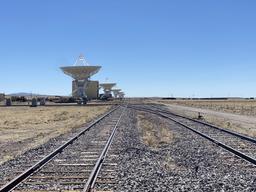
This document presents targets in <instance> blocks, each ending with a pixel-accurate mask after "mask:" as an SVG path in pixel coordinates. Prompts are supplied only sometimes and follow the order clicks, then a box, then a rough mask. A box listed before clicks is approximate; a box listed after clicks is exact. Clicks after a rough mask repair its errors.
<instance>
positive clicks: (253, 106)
mask: <svg viewBox="0 0 256 192" xmlns="http://www.w3.org/2000/svg"><path fill="white" fill-rule="evenodd" d="M158 102H160V103H164V104H176V105H182V106H188V107H196V108H201V109H210V110H215V111H220V112H228V113H234V114H239V115H248V116H256V101H255V100H159V101H158Z"/></svg>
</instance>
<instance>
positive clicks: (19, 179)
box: [0, 106, 120, 192]
mask: <svg viewBox="0 0 256 192" xmlns="http://www.w3.org/2000/svg"><path fill="white" fill-rule="evenodd" d="M119 107H120V106H117V107H116V108H114V109H112V110H111V111H109V112H107V113H106V114H104V115H103V116H102V117H100V118H98V119H96V120H95V121H94V122H92V123H91V124H89V125H88V126H87V127H86V128H85V129H84V130H82V131H81V132H79V133H78V134H77V135H75V136H74V137H73V138H71V139H70V140H68V141H67V142H66V143H64V144H63V145H61V146H60V147H58V148H57V149H55V150H54V151H53V152H51V153H50V154H49V155H47V156H46V157H44V158H43V159H41V160H40V161H39V162H37V163H36V164H35V165H33V166H32V167H30V168H29V169H27V170H26V171H24V172H23V173H21V174H20V175H18V176H17V177H16V178H14V179H13V180H11V181H10V182H8V183H7V184H6V185H4V186H3V187H2V188H0V192H7V191H11V190H13V189H14V188H16V187H17V186H18V185H19V184H20V183H21V182H22V181H24V180H25V179H26V178H28V177H29V176H30V175H31V174H33V173H35V172H36V171H38V170H39V169H40V168H42V167H43V166H44V165H46V164H47V163H48V162H49V161H51V160H52V159H53V158H54V157H55V156H56V155H58V154H59V153H61V152H62V151H63V150H64V149H65V148H66V147H67V146H69V145H70V144H72V143H73V142H74V141H75V140H76V139H78V138H79V137H80V136H81V135H83V134H84V133H85V132H86V131H89V130H90V129H91V128H92V127H93V126H94V125H95V124H97V123H98V122H100V121H101V120H103V119H104V118H105V117H107V116H108V115H110V114H111V113H113V112H114V111H115V110H117V109H118V108H119Z"/></svg>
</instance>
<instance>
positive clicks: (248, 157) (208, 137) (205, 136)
mask: <svg viewBox="0 0 256 192" xmlns="http://www.w3.org/2000/svg"><path fill="white" fill-rule="evenodd" d="M129 107H130V108H133V109H136V110H140V111H146V112H149V113H153V114H156V115H159V116H161V117H164V118H166V119H169V120H171V121H173V122H175V123H177V124H179V125H181V126H183V127H185V128H187V129H189V130H191V131H193V132H194V133H197V134H198V135H200V136H202V137H204V138H206V139H208V140H209V141H211V142H213V143H215V144H216V145H218V146H220V147H222V148H224V149H226V150H227V151H229V152H231V153H233V154H234V155H236V156H238V157H239V158H241V159H244V160H246V161H248V162H250V163H252V164H254V165H256V159H254V158H253V157H251V156H249V155H246V154H244V153H242V152H240V151H238V150H236V149H234V148H232V147H230V146H228V145H226V144H224V143H222V142H220V141H218V140H216V139H213V138H212V137H210V136H208V135H206V134H204V133H202V132H200V131H197V130H196V129H194V128H192V127H190V126H188V125H186V124H184V123H182V122H180V121H178V120H176V119H174V118H172V117H169V116H168V115H166V114H164V113H161V112H156V111H154V110H150V109H145V108H139V107H131V106H129Z"/></svg>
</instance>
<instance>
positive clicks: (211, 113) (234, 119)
mask: <svg viewBox="0 0 256 192" xmlns="http://www.w3.org/2000/svg"><path fill="white" fill-rule="evenodd" d="M193 102H195V103H193ZM208 102H209V101H208ZM210 102H211V101H210ZM226 102H227V104H226V105H227V106H228V105H231V103H233V105H235V106H238V105H239V106H241V105H242V103H244V104H245V107H242V106H241V107H240V108H241V109H242V108H244V109H245V108H246V106H247V105H248V103H247V101H238V103H237V104H236V103H235V101H232V102H230V101H226ZM254 102H255V101H254ZM157 103H164V104H165V105H166V106H168V107H169V109H170V110H171V111H173V112H175V113H178V114H181V115H185V116H188V117H192V118H197V117H198V112H200V114H201V115H202V116H203V118H204V120H205V121H207V122H210V123H212V124H215V125H218V126H221V127H224V128H227V129H231V130H233V131H237V132H239V133H242V134H246V135H249V136H251V137H256V117H255V116H250V115H241V114H239V113H238V111H237V112H236V113H235V112H227V111H225V110H220V106H219V105H218V104H219V103H222V106H224V105H225V104H224V103H225V101H216V102H212V107H211V109H209V108H210V107H207V106H206V107H205V108H204V105H200V108H199V107H195V106H198V105H199V103H200V102H198V101H185V102H184V101H174V102H172V101H169V102H166V101H157ZM187 103H188V104H187ZM203 103H204V104H205V102H203ZM234 103H235V104H234ZM186 104H187V106H185V105H186ZM214 104H215V105H216V107H214ZM191 106H192V107H191ZM217 108H218V109H219V110H216V109H217Z"/></svg>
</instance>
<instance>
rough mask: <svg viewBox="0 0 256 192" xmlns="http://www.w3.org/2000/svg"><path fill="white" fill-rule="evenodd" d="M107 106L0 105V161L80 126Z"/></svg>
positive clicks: (102, 111) (106, 108) (107, 107)
mask: <svg viewBox="0 0 256 192" xmlns="http://www.w3.org/2000/svg"><path fill="white" fill-rule="evenodd" d="M109 109H110V107H109V106H97V107H96V106H95V107H75V106H70V107H36V108H31V107H1V108H0V154H1V155H0V163H3V162H5V161H7V160H9V159H12V158H14V157H16V156H17V155H19V154H22V153H24V152H25V151H27V150H28V149H31V148H34V147H37V146H39V145H41V144H43V143H45V142H47V141H48V140H49V139H51V138H54V137H57V136H59V135H61V134H64V133H67V132H69V131H71V130H72V129H75V128H79V127H81V126H82V125H83V124H85V123H87V122H89V121H90V120H92V119H94V118H96V117H97V116H99V115H100V114H103V113H105V112H106V111H107V110H109Z"/></svg>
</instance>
